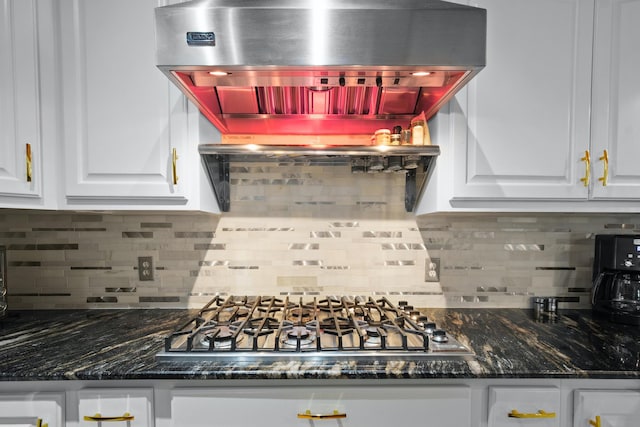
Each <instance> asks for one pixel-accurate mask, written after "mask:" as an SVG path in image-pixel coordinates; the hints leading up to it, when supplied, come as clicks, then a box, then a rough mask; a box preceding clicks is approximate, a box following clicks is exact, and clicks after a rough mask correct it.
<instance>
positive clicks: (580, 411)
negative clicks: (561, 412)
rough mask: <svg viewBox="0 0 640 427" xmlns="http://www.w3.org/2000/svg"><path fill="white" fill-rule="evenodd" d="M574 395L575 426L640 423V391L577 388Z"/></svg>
mask: <svg viewBox="0 0 640 427" xmlns="http://www.w3.org/2000/svg"><path fill="white" fill-rule="evenodd" d="M573 397H574V408H573V409H574V412H573V427H637V426H638V425H640V392H639V391H631V390H576V391H574V395H573Z"/></svg>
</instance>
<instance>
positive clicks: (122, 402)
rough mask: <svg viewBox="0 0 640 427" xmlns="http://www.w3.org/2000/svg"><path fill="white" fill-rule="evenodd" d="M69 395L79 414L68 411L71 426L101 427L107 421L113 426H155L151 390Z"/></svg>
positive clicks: (125, 389)
mask: <svg viewBox="0 0 640 427" xmlns="http://www.w3.org/2000/svg"><path fill="white" fill-rule="evenodd" d="M69 394H70V397H69V400H70V401H71V402H73V405H74V406H76V407H77V413H76V412H75V407H74V408H72V409H71V410H70V411H69V412H70V414H69V417H68V418H69V423H68V424H67V425H68V426H69V427H71V426H75V425H78V426H87V427H88V426H94V427H100V426H102V425H103V423H105V422H108V425H110V426H113V427H117V426H126V427H153V426H154V425H155V422H154V411H153V389H152V388H139V389H138V388H122V389H84V390H79V391H76V392H70V393H69ZM70 406H71V405H70ZM72 411H73V412H72ZM75 421H77V424H75V423H74V422H75Z"/></svg>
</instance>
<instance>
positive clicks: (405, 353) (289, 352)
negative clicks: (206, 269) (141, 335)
mask: <svg viewBox="0 0 640 427" xmlns="http://www.w3.org/2000/svg"><path fill="white" fill-rule="evenodd" d="M472 355H473V353H472V352H471V351H469V349H468V348H467V347H465V346H463V345H462V344H460V343H459V342H458V341H457V340H456V339H455V338H454V337H451V336H450V335H449V334H447V333H446V332H445V331H443V330H439V329H437V328H436V324H435V322H433V320H432V319H428V318H427V317H426V316H424V315H422V314H421V313H420V312H419V311H416V310H414V309H413V307H411V306H409V305H408V304H407V303H405V302H401V303H399V304H398V306H394V305H393V304H392V303H391V302H390V301H389V300H388V299H386V298H381V299H374V298H372V297H336V296H328V297H325V298H322V299H317V298H313V299H311V300H304V299H303V298H300V299H299V300H292V299H290V298H288V297H286V298H284V299H282V298H277V297H272V296H230V297H228V298H226V299H223V298H221V297H218V296H216V297H215V298H213V299H212V300H211V301H209V302H208V303H207V304H206V305H205V306H204V307H203V308H202V309H201V310H200V311H199V312H198V314H197V315H196V316H194V317H193V318H192V319H191V320H189V321H188V322H186V323H185V324H184V325H182V326H181V327H180V328H178V329H177V330H176V331H174V332H172V333H171V334H169V335H168V336H167V337H165V341H164V351H163V352H162V353H159V354H158V358H159V359H176V358H180V357H187V358H189V357H191V358H193V357H202V358H205V359H208V358H211V359H215V358H218V357H226V358H230V357H233V358H234V359H235V360H249V359H251V360H254V359H255V360H281V359H282V358H284V357H288V358H294V357H317V358H330V359H335V358H361V357H362V358H368V359H391V358H394V359H415V358H422V357H441V358H450V357H469V356H472Z"/></svg>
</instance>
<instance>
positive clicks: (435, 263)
mask: <svg viewBox="0 0 640 427" xmlns="http://www.w3.org/2000/svg"><path fill="white" fill-rule="evenodd" d="M425 264H426V266H425V277H424V281H425V282H439V281H440V258H427V259H426V260H425Z"/></svg>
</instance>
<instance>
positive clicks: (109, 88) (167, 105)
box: [60, 0, 187, 203]
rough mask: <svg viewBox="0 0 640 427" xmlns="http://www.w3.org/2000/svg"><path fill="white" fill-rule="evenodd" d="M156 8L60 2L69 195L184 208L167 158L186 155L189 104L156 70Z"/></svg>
mask: <svg viewBox="0 0 640 427" xmlns="http://www.w3.org/2000/svg"><path fill="white" fill-rule="evenodd" d="M156 6H158V1H156V0H143V1H135V2H131V1H127V0H112V1H108V2H105V1H101V0H81V1H80V0H64V1H62V2H61V6H60V7H61V28H62V58H63V62H62V64H63V83H64V93H63V95H64V111H65V149H66V153H67V156H66V157H67V159H66V160H67V179H66V194H67V199H68V200H70V201H77V202H82V200H83V199H87V200H95V199H106V200H109V199H123V200H128V199H132V200H135V201H136V202H140V201H143V203H144V200H153V199H157V200H165V201H166V202H167V203H171V200H174V201H175V202H176V203H184V191H183V185H182V183H181V182H180V181H178V184H177V185H174V183H173V177H172V164H171V152H172V149H173V148H176V149H177V150H178V152H179V154H183V155H184V147H185V146H186V139H187V116H186V114H187V113H186V108H187V105H186V100H185V98H184V97H183V96H182V95H180V93H179V91H178V90H177V89H176V88H174V87H172V86H171V85H170V82H169V81H168V80H167V78H166V77H164V76H163V75H162V73H161V72H160V71H159V70H158V69H157V68H156V66H155V37H154V13H153V9H154V7H156Z"/></svg>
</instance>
